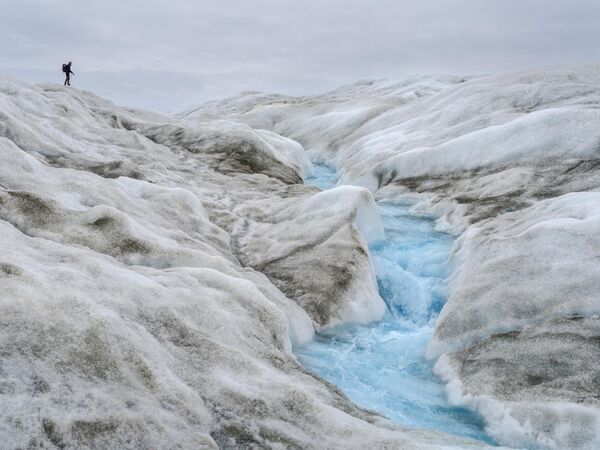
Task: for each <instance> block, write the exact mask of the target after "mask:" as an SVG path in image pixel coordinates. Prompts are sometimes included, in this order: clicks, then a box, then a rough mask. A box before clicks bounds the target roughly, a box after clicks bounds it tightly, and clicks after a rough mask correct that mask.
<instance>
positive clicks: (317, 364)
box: [295, 165, 493, 443]
mask: <svg viewBox="0 0 600 450" xmlns="http://www.w3.org/2000/svg"><path fill="white" fill-rule="evenodd" d="M307 182H308V183H311V184H314V185H316V186H318V187H320V188H322V189H328V188H331V187H333V186H334V185H335V182H336V174H335V170H333V169H332V168H330V167H328V166H326V165H316V167H315V174H314V176H313V177H312V178H310V179H309V180H307ZM379 208H380V214H381V219H382V222H383V225H384V228H385V240H384V242H383V243H382V244H381V245H379V246H377V247H374V248H371V249H370V251H371V257H372V259H373V264H374V267H375V272H376V275H377V281H378V284H379V291H380V294H381V296H382V298H383V299H384V300H385V302H386V304H387V306H388V313H387V315H386V317H385V318H384V319H383V320H381V321H380V322H377V323H374V324H371V325H368V326H361V325H344V326H342V327H338V328H335V329H332V330H329V331H328V332H327V333H326V334H319V335H317V336H316V337H315V339H314V340H313V341H311V342H310V343H308V344H306V345H304V346H302V347H299V348H296V349H295V352H296V354H297V356H298V359H299V360H300V362H301V363H302V364H303V365H304V366H305V367H306V368H308V369H309V370H311V371H313V372H315V373H317V374H319V375H320V376H321V377H323V378H325V379H326V380H328V381H330V382H331V383H333V384H335V385H337V386H338V387H339V388H340V389H341V390H343V391H344V392H345V393H346V395H348V397H349V398H350V399H352V400H353V401H354V402H355V403H357V404H358V405H361V406H363V407H366V408H369V409H372V410H375V411H378V412H380V413H382V414H384V415H386V416H387V417H389V418H390V419H391V420H393V421H395V422H398V423H401V424H403V425H407V426H410V427H415V428H427V429H437V430H441V431H446V432H449V433H453V434H457V435H461V436H467V437H471V438H475V439H481V440H484V441H486V442H487V443H493V442H491V440H490V439H489V438H488V437H487V436H486V434H485V431H484V429H483V423H482V420H481V418H480V417H479V416H477V415H476V414H474V413H472V412H470V411H468V410H466V409H462V408H456V407H452V406H450V405H449V404H448V401H447V400H446V396H445V393H444V388H443V385H442V384H441V382H440V381H439V380H438V379H437V378H436V377H435V375H434V374H433V372H432V363H431V362H430V361H428V360H427V359H426V358H425V351H426V348H427V344H428V343H429V341H430V339H431V335H432V333H433V325H434V321H435V318H436V317H437V315H438V313H439V311H440V309H441V307H442V305H443V304H444V301H445V299H446V291H445V281H444V280H445V278H446V275H447V271H448V265H447V261H448V256H449V253H450V250H451V246H452V243H453V240H452V237H451V236H449V235H447V234H443V233H439V232H437V231H435V230H434V222H433V220H431V219H428V218H423V217H415V216H413V215H411V214H410V212H409V206H408V205H401V204H394V203H385V202H380V203H379Z"/></svg>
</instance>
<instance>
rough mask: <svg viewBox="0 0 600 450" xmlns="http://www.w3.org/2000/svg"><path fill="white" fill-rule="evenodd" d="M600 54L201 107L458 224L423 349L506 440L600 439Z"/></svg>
mask: <svg viewBox="0 0 600 450" xmlns="http://www.w3.org/2000/svg"><path fill="white" fill-rule="evenodd" d="M599 107H600V67H599V66H598V65H597V64H587V65H577V66H559V67H550V68H544V69H537V70H531V71H527V72H519V73H511V74H502V75H489V76H477V77H446V76H438V77H410V78H407V79H405V80H401V81H399V82H388V81H379V80H374V81H364V82H359V83H355V84H352V85H348V86H345V87H343V88H340V89H338V90H335V91H332V92H329V93H327V94H324V95H320V96H309V97H286V96H275V95H267V94H257V93H253V94H249V95H241V96H238V97H236V98H234V99H226V100H222V101H215V102H212V103H209V104H205V105H202V106H200V107H198V108H192V109H190V110H188V111H186V112H184V113H182V114H181V115H180V116H179V117H181V118H182V119H183V120H184V121H186V122H190V123H194V122H196V121H198V120H203V118H207V117H215V116H225V117H227V118H228V119H230V120H238V121H242V122H245V123H247V124H249V125H250V126H252V127H255V128H266V129H269V130H271V131H274V132H276V133H279V134H282V135H284V136H287V137H289V138H291V139H294V140H295V141H297V142H299V143H300V144H302V145H303V146H304V147H305V148H306V151H307V152H308V154H310V155H311V157H312V158H313V159H314V160H320V161H325V162H329V163H331V164H333V165H335V166H336V167H337V169H338V177H339V184H355V185H359V186H363V187H366V188H368V189H369V190H371V191H372V192H374V195H375V197H376V198H377V199H379V200H390V201H391V200H393V201H397V202H402V201H406V200H408V199H415V198H418V199H419V200H420V201H419V206H418V207H416V208H415V209H414V213H415V214H424V215H433V216H435V217H437V229H439V230H442V231H446V232H450V233H453V234H454V235H456V236H457V244H456V246H455V249H454V250H453V252H452V266H453V267H454V268H455V269H454V272H453V273H452V274H451V276H450V286H449V291H450V292H449V300H448V302H447V303H446V304H445V306H444V308H443V309H442V311H441V315H440V317H439V320H438V321H437V323H436V328H435V332H434V336H433V339H432V342H431V345H430V346H429V349H428V355H429V357H430V358H432V359H433V360H434V361H436V360H437V361H438V363H437V365H436V371H437V373H438V375H439V376H441V377H442V378H443V379H444V381H445V382H446V383H447V386H448V392H449V395H450V398H451V399H452V400H453V401H454V402H456V403H457V404H459V405H466V406H468V407H470V408H473V409H476V410H478V411H479V412H480V413H481V414H482V415H483V416H484V418H485V420H486V423H487V430H488V432H490V434H491V435H492V436H493V437H494V438H496V439H497V440H498V441H499V442H500V443H504V444H506V445H511V446H526V447H536V448H537V447H539V448H547V449H564V448H576V449H594V448H597V447H598V446H600V437H599V435H598V418H599V417H600V405H599V404H598V398H599V396H598V392H597V386H598V379H597V374H598V371H599V366H598V363H597V356H596V348H597V345H596V343H597V339H598V336H600V327H598V321H597V317H598V307H599V305H600V303H599V302H600V298H599V297H598V292H600V282H599V280H600V277H599V274H598V268H599V267H600V266H599V264H598V255H599V254H600V247H599V243H598V239H597V235H598V230H599V229H600V226H599V225H600V224H598V221H597V218H598V214H599V213H600V206H599V205H600V203H599V199H598V191H600V170H599V168H600V163H599V162H598V158H599V157H600V153H599V148H600V115H599V114H598V111H599Z"/></svg>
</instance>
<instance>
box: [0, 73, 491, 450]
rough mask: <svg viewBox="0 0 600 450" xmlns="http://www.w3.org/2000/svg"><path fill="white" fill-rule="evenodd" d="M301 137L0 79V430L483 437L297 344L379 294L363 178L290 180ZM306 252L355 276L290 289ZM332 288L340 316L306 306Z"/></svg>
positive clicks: (98, 442)
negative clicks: (355, 396) (414, 407)
mask: <svg viewBox="0 0 600 450" xmlns="http://www.w3.org/2000/svg"><path fill="white" fill-rule="evenodd" d="M300 150H301V147H300V145H299V144H298V143H296V142H294V141H292V140H290V139H288V138H285V137H282V136H278V135H276V134H274V133H273V132H268V131H256V130H253V129H252V128H250V127H249V126H247V125H244V124H242V123H234V122H232V121H231V120H227V119H226V118H224V117H223V118H221V119H219V120H206V121H203V122H202V123H197V124H193V125H192V124H187V123H185V122H183V121H181V120H180V119H177V118H172V117H165V116H161V115H159V114H154V113H149V112H143V111H136V110H130V109H126V108H119V107H116V106H115V105H113V104H111V103H110V102H108V101H105V100H102V99H99V98H97V97H96V96H94V95H92V94H89V93H85V92H81V91H78V90H76V89H65V88H63V87H59V86H55V85H41V86H32V85H29V84H25V83H22V82H20V81H17V80H14V79H9V78H3V77H2V78H0V351H1V353H2V357H1V359H0V405H2V407H1V408H0V437H1V438H2V444H1V445H0V446H1V447H2V448H10V449H16V448H164V449H167V448H168V449H173V448H182V449H191V448H193V449H197V448H217V447H219V448H318V449H322V448H340V447H343V448H410V449H413V448H424V449H433V448H479V447H480V444H478V443H475V442H472V441H467V440H464V439H459V438H456V437H453V436H450V435H446V434H444V433H439V432H433V431H431V432H423V431H415V430H408V429H404V428H401V427H399V426H397V425H394V424H392V423H391V422H389V421H388V420H386V419H384V418H382V417H380V416H378V415H375V414H373V413H371V412H368V411H365V410H363V409H361V408H358V407H356V406H355V405H353V404H352V403H351V402H350V401H349V400H348V399H347V398H346V397H345V396H344V395H343V394H342V393H341V392H340V391H339V390H338V389H336V388H335V387H334V386H332V385H329V384H326V383H324V382H322V381H321V380H319V379H317V378H315V377H314V376H312V375H310V374H308V373H307V372H306V371H305V370H304V369H303V368H302V367H301V366H300V365H299V364H298V362H297V361H296V359H295V357H294V356H293V355H292V353H291V344H292V343H293V342H296V343H298V342H304V341H306V340H307V339H310V338H311V336H312V334H313V330H314V328H315V327H321V326H327V325H328V324H329V323H330V322H337V321H340V320H349V319H351V318H353V317H354V316H356V317H357V318H360V317H363V316H364V314H365V312H364V310H365V309H366V310H368V311H369V312H370V313H371V314H373V311H377V308H378V307H379V305H380V302H381V299H380V298H379V296H378V295H375V294H373V292H371V290H372V289H371V288H370V284H369V283H370V282H372V272H370V271H369V270H367V268H368V267H369V259H368V254H367V253H366V252H365V248H366V247H365V246H366V243H367V242H366V240H371V239H377V237H378V233H380V228H379V227H380V225H379V224H378V222H377V220H376V218H375V217H374V216H373V215H372V214H371V213H372V203H373V199H372V197H371V194H370V193H369V192H368V191H366V190H365V189H362V188H343V189H338V190H336V191H334V192H332V193H330V194H328V195H329V196H323V195H321V194H317V190H316V189H315V188H311V187H308V186H304V185H302V184H298V183H299V182H301V180H302V176H303V174H304V173H305V172H307V171H310V163H309V162H308V160H307V159H306V158H305V155H304V154H303V153H302V152H301V151H300ZM330 201H335V202H338V203H339V207H338V208H337V209H335V210H330V209H329V208H325V207H324V204H323V203H324V202H330ZM361 231H362V232H363V233H364V234H361ZM316 234H319V235H320V236H323V239H317V237H316ZM259 239H270V240H272V241H273V245H272V247H264V246H263V245H256V242H255V241H256V240H259ZM314 239H317V240H318V241H319V242H318V243H317V242H315V241H314ZM302 241H305V242H307V243H309V244H308V245H306V246H305V247H302V246H301V245H299V242H302ZM265 245H267V243H266V242H265ZM267 248H268V250H269V252H271V250H272V249H273V251H275V250H277V251H278V252H279V253H278V254H277V258H278V260H277V263H276V264H275V265H274V263H273V261H271V260H269V257H270V255H269V254H267ZM244 261H246V263H244ZM314 261H320V262H321V264H323V265H324V266H327V264H328V263H331V264H333V263H335V264H337V265H338V266H339V267H348V268H350V269H347V273H345V274H344V276H345V280H346V282H345V283H340V282H339V279H338V278H336V277H334V278H332V279H330V278H328V277H320V278H318V277H315V279H314V280H312V282H313V284H312V285H310V286H309V285H307V284H302V289H303V292H302V294H301V295H300V294H298V295H296V294H297V293H296V292H295V289H296V284H297V283H296V284H294V283H292V284H291V285H290V284H289V283H288V278H286V277H288V276H289V275H290V272H291V271H295V270H297V269H298V267H297V266H296V264H312V263H313V262H314ZM255 264H256V266H257V267H258V268H259V269H260V268H261V267H259V266H261V265H265V266H268V267H274V269H273V270H272V271H269V270H267V269H265V273H266V274H267V275H268V276H269V277H267V276H265V274H263V273H261V272H260V271H258V270H255V269H254V268H252V267H251V265H255ZM308 273H309V271H308V269H306V273H305V275H306V274H308ZM278 277H279V278H278ZM357 280H358V281H360V283H359V284H357V283H358V281H357ZM277 286H280V287H281V289H280V288H278V287H277ZM352 289H357V292H356V293H355V295H351V294H350V293H349V292H350V291H351V290H352ZM282 290H283V292H282ZM321 291H323V292H325V291H326V292H327V293H328V295H329V298H330V300H331V301H332V302H333V303H334V304H335V306H336V307H335V308H332V309H331V312H327V310H326V309H323V308H316V310H313V311H311V310H310V308H307V310H306V311H305V310H304V309H302V308H301V307H300V306H298V304H304V302H305V300H306V298H309V300H308V301H309V303H310V302H313V303H312V304H314V305H318V304H319V302H320V303H321V304H324V305H326V302H325V301H324V297H323V296H321V297H319V295H318V294H319V292H321ZM284 292H285V293H284ZM363 293H366V294H365V295H364V296H362V294H363ZM286 294H287V295H286ZM367 294H368V295H367ZM358 295H360V297H357V296H358ZM369 295H370V297H369ZM369 302H371V304H370V306H369V307H367V306H368V305H367V306H366V305H365V303H366V304H368V303H369ZM316 311H319V314H317V313H316ZM375 315H376V314H375ZM359 316H360V317H359Z"/></svg>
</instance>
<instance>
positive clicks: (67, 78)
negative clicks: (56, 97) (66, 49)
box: [62, 61, 75, 86]
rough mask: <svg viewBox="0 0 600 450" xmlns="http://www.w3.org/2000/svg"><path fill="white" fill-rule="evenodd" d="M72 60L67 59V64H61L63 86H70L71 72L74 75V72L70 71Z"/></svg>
mask: <svg viewBox="0 0 600 450" xmlns="http://www.w3.org/2000/svg"><path fill="white" fill-rule="evenodd" d="M71 64H72V62H71V61H69V63H68V64H63V67H62V70H63V72H64V74H65V86H71V74H73V75H75V73H74V72H72V71H71Z"/></svg>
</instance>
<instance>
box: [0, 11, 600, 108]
mask: <svg viewBox="0 0 600 450" xmlns="http://www.w3.org/2000/svg"><path fill="white" fill-rule="evenodd" d="M0 42H1V43H2V44H1V47H0V49H1V50H0V74H6V75H12V76H17V77H19V78H23V79H26V80H29V81H36V82H37V81H55V82H62V74H61V71H60V67H61V64H62V63H63V62H66V61H67V60H69V59H70V60H72V61H73V71H74V72H75V74H76V75H75V77H74V79H73V85H74V86H76V87H80V88H82V89H87V90H91V91H94V92H96V93H98V94H99V95H102V96H105V97H107V98H109V99H111V100H113V101H114V102H115V103H118V104H122V105H127V106H138V107H145V108H151V109H156V110H162V111H177V110H181V109H184V108H185V107H187V106H190V105H194V104H197V103H201V102H203V101H206V100H210V99H213V98H219V97H225V96H230V95H234V94H236V93H238V92H240V91H244V90H261V91H269V92H281V93H290V94H302V93H316V92H321V91H325V90H328V89H331V88H334V87H337V86H338V85H340V84H343V83H346V82H350V81H354V80H357V79H362V78H371V77H374V78H382V77H385V78H397V77H400V76H402V75H405V74H410V73H416V72H435V73H455V74H467V73H491V72H500V71H512V70H519V69H526V68H531V67H539V66H544V65H555V64H563V63H576V62H586V61H600V0H570V1H567V0H411V1H407V0H370V1H368V0H295V1H288V0H217V1H213V0H168V1H167V0H98V1H88V0H0Z"/></svg>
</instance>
